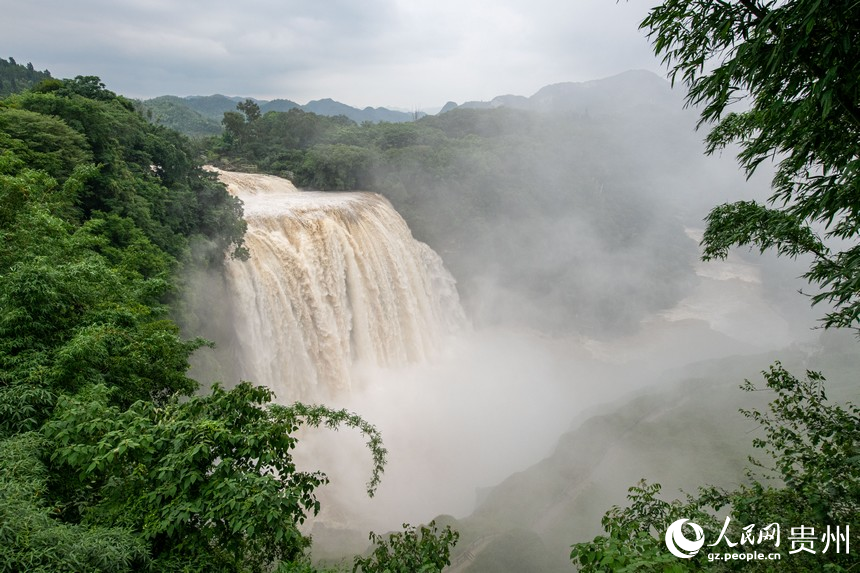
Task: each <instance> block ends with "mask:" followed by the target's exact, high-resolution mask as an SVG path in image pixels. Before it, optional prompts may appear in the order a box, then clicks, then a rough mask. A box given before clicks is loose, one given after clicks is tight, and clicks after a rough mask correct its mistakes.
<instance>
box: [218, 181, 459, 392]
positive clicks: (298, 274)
mask: <svg viewBox="0 0 860 573" xmlns="http://www.w3.org/2000/svg"><path fill="white" fill-rule="evenodd" d="M217 173H218V176H219V178H220V180H221V181H222V182H224V183H225V184H226V185H227V188H228V190H229V191H230V193H232V194H233V195H235V196H237V197H239V198H240V199H241V200H242V201H243V202H244V204H245V220H246V221H247V222H248V230H247V233H246V235H245V242H246V245H247V247H248V249H249V251H250V253H251V259H250V260H249V261H246V262H241V261H230V262H229V263H228V264H227V269H226V276H227V288H228V299H229V304H230V305H231V315H232V320H233V331H234V333H235V335H236V345H237V347H236V348H235V351H234V352H233V355H234V357H235V360H236V364H235V366H236V369H237V370H238V372H239V373H240V375H241V376H242V377H243V378H245V379H249V380H253V381H254V382H255V383H259V384H265V385H267V386H269V387H270V388H272V389H273V390H274V391H275V393H276V394H277V395H278V397H279V399H281V400H290V401H291V400H309V399H326V398H330V397H333V396H335V395H337V394H339V393H342V392H343V391H344V390H347V389H349V388H350V386H351V384H352V380H353V370H354V366H355V365H356V364H368V365H371V366H383V367H385V366H398V365H403V364H408V363H411V362H418V361H423V360H425V359H426V358H428V357H429V356H431V355H433V354H434V353H435V352H436V351H438V350H439V347H440V345H441V342H442V340H443V339H444V337H445V335H447V334H449V333H452V332H454V331H457V330H459V329H461V328H462V327H463V326H464V325H465V324H466V319H465V315H464V313H463V310H462V308H461V306H460V303H459V298H458V295H457V290H456V288H455V281H454V279H453V277H451V275H450V274H449V273H448V272H447V270H445V268H444V267H443V265H442V260H441V259H440V258H439V256H438V255H437V254H436V253H435V252H434V251H433V250H432V249H431V248H430V247H429V246H427V245H425V244H424V243H421V242H419V241H416V240H415V239H414V238H413V237H412V234H411V232H410V230H409V228H408V226H407V225H406V222H405V221H404V220H403V219H402V218H401V217H400V215H399V214H398V213H397V212H396V211H395V210H394V208H393V207H392V206H391V204H390V203H389V202H388V201H387V200H386V199H384V198H383V197H381V196H380V195H377V194H374V193H364V192H351V193H320V192H309V191H299V190H297V189H296V188H295V187H294V186H293V185H292V183H290V182H289V181H288V180H286V179H281V178H278V177H274V176H268V175H255V174H246V173H235V172H227V171H220V170H218V171H217Z"/></svg>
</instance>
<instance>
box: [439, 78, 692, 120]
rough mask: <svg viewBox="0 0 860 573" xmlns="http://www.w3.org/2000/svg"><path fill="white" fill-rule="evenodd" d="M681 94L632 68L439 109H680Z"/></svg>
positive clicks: (610, 111)
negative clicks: (602, 76) (583, 80)
mask: <svg viewBox="0 0 860 573" xmlns="http://www.w3.org/2000/svg"><path fill="white" fill-rule="evenodd" d="M680 99H681V96H680V95H678V94H676V93H675V92H673V91H672V89H671V87H670V85H669V82H667V81H666V80H665V79H663V78H661V77H660V76H658V75H657V74H654V73H652V72H648V71H644V70H633V71H628V72H624V73H621V74H618V75H616V76H611V77H609V78H604V79H599V80H592V81H587V82H565V83H559V84H553V85H549V86H546V87H543V88H541V89H540V90H538V91H537V92H536V93H535V94H534V95H532V96H531V97H523V96H515V95H503V96H498V97H495V98H493V99H492V100H490V101H469V102H465V103H463V104H461V105H457V104H455V103H453V102H448V103H447V104H446V105H445V107H444V108H443V109H442V112H440V113H446V112H449V111H452V110H454V109H494V108H498V107H508V108H513V109H523V110H529V111H542V112H556V113H558V112H575V113H581V114H586V115H605V114H612V115H617V114H618V113H619V111H622V112H625V111H628V112H629V111H635V110H643V109H647V108H660V109H661V110H663V111H671V110H675V109H680V108H681V107H682V106H683V104H682V103H681V102H680V101H679V100H680Z"/></svg>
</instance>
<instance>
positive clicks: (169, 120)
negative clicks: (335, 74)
mask: <svg viewBox="0 0 860 573" xmlns="http://www.w3.org/2000/svg"><path fill="white" fill-rule="evenodd" d="M246 99H253V100H254V101H255V102H256V103H257V105H259V106H260V111H261V112H262V113H264V114H265V113H268V112H270V111H278V112H284V111H289V110H291V109H294V108H298V109H301V110H302V111H306V112H310V113H315V114H317V115H324V116H336V115H343V116H346V117H348V118H349V119H351V120H352V121H354V122H356V123H364V122H366V121H369V122H371V123H379V122H383V121H384V122H388V123H403V122H407V121H414V120H415V119H416V116H415V115H414V114H412V113H408V112H403V111H394V110H390V109H387V108H384V107H376V108H374V107H366V108H364V109H358V108H355V107H352V106H349V105H346V104H344V103H340V102H337V101H334V100H333V99H329V98H326V99H321V100H314V101H311V102H308V103H307V104H305V105H299V104H297V103H296V102H294V101H291V100H288V99H275V100H271V101H266V100H257V99H254V98H244V97H228V96H224V95H220V94H215V95H210V96H188V97H177V96H171V95H166V96H159V97H156V98H153V99H148V100H144V101H142V102H140V103H139V105H140V107H141V109H142V110H143V112H144V113H146V114H148V115H149V117H150V118H151V119H152V121H155V122H156V123H159V124H162V125H165V126H167V127H170V128H173V129H175V130H177V131H180V132H182V133H185V134H186V135H191V136H205V135H216V134H218V133H221V130H222V127H221V119H222V118H223V117H224V112H226V111H235V110H236V104H237V103H239V102H242V101H245V100H246ZM423 115H425V114H423V113H419V114H418V117H421V116H423Z"/></svg>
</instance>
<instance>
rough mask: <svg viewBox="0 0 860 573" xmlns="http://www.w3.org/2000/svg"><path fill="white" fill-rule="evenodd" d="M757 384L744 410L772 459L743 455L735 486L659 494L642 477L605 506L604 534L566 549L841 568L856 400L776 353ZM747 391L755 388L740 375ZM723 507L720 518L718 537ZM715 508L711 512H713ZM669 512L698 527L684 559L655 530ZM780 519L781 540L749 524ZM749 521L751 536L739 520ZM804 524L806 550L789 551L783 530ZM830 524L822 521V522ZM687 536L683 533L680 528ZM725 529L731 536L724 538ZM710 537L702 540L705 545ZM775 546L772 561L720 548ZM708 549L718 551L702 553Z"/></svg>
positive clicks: (639, 560)
mask: <svg viewBox="0 0 860 573" xmlns="http://www.w3.org/2000/svg"><path fill="white" fill-rule="evenodd" d="M764 377H765V381H766V386H767V388H768V389H769V390H770V391H773V392H774V393H775V398H774V399H773V401H772V402H771V403H770V406H769V411H768V412H759V411H756V410H751V411H744V414H745V415H746V416H747V417H748V418H750V419H752V420H755V421H756V422H758V423H759V424H761V427H762V430H763V432H764V436H763V437H760V438H756V439H755V440H754V442H753V445H754V446H755V447H757V448H760V449H763V450H764V451H765V452H766V453H767V454H768V456H769V457H770V458H771V460H772V465H768V464H764V463H762V462H761V461H759V460H751V461H752V462H753V467H754V470H751V471H750V472H749V477H750V483H748V484H746V485H742V486H740V487H738V488H737V489H734V490H724V489H719V488H715V487H706V488H702V489H701V490H700V491H699V493H698V495H696V496H688V498H687V499H686V500H685V501H684V502H680V501H677V500H676V501H674V502H671V503H670V502H666V501H663V500H661V499H660V498H659V497H658V494H659V492H660V486H659V484H653V485H647V484H644V483H641V484H639V485H638V486H636V487H633V488H631V489H630V495H629V496H628V499H629V501H630V505H629V506H627V507H625V508H619V507H614V508H612V509H611V510H610V511H609V512H608V513H607V514H606V515H605V516H604V518H603V522H602V523H603V528H604V530H605V531H606V534H605V535H602V536H598V537H597V538H595V539H594V540H593V541H591V542H587V543H578V544H576V545H574V546H573V550H572V551H571V559H572V560H573V561H574V563H575V564H577V565H578V566H579V567H580V570H582V571H586V572H588V571H591V572H599V571H688V570H698V569H708V570H727V571H734V570H744V571H748V570H749V571H769V570H772V569H773V568H777V569H778V570H780V571H799V572H800V571H812V570H830V571H848V570H851V568H853V567H856V566H857V565H858V564H860V558H858V557H857V552H856V548H857V547H860V545H858V544H860V538H858V535H857V534H858V530H860V520H858V517H857V516H858V515H860V408H858V407H857V406H855V405H853V404H847V405H844V406H838V405H833V404H830V403H828V401H827V398H826V396H825V392H824V387H823V382H824V379H823V378H822V377H821V375H820V374H818V373H816V372H808V373H807V376H806V378H805V379H798V378H796V377H794V376H792V375H791V374H790V373H789V372H787V371H786V370H785V369H783V368H782V366H781V365H779V364H778V363H777V364H776V365H774V366H772V367H771V368H770V370H769V371H767V372H764ZM744 389H745V390H747V391H750V392H752V391H757V390H758V389H757V388H756V387H755V386H753V385H752V384H751V383H750V382H749V381H747V382H746V384H745V385H744ZM725 509H728V517H729V522H728V528H727V529H726V530H725V532H724V534H723V535H724V538H722V539H721V532H722V531H723V527H724V526H725V524H726V522H725V516H726V511H725ZM720 510H724V511H722V512H721V513H719V515H720V518H717V517H715V515H717V512H719V511H720ZM678 519H689V520H691V521H692V522H694V523H696V524H698V525H699V526H701V527H702V529H703V534H704V539H705V543H707V545H705V546H703V547H702V548H701V549H700V551H699V552H698V553H697V554H696V555H694V556H693V557H692V558H691V559H688V560H687V559H680V558H677V557H675V556H673V555H671V554H669V553H668V552H667V549H666V543H665V540H664V535H665V534H666V531H667V528H668V527H669V525H670V524H671V523H672V522H674V521H676V520H678ZM773 523H776V524H779V531H780V532H781V542H780V544H779V546H776V547H775V546H774V544H773V542H772V541H770V542H769V541H763V542H762V541H761V540H760V539H758V536H757V534H758V532H759V531H760V530H761V529H762V528H765V527H766V526H768V524H773ZM748 526H753V529H754V532H755V534H756V535H754V536H753V537H752V538H750V537H747V536H745V535H744V534H745V533H747V532H745V531H744V529H743V528H745V527H748ZM800 526H806V527H812V528H814V531H815V543H814V545H813V546H812V549H813V550H814V551H815V554H811V553H809V552H807V551H795V550H796V549H797V546H796V545H795V544H794V543H793V542H791V541H790V540H789V537H790V536H791V535H792V528H798V527H800ZM846 526H847V527H850V538H849V539H848V542H849V543H850V544H851V545H853V547H854V548H855V550H854V552H853V553H851V552H850V551H846V549H845V548H846V545H845V541H842V545H841V551H836V550H835V549H834V547H835V539H831V540H830V547H829V550H828V551H826V552H825V551H822V549H823V548H824V546H825V539H824V538H823V536H824V535H826V534H827V533H828V531H829V532H831V533H835V532H836V528H837V527H839V528H840V529H839V531H840V532H842V533H845V532H846ZM828 527H829V530H828ZM687 537H688V538H692V535H691V534H689V533H687ZM724 539H728V540H730V541H732V542H733V543H735V544H736V545H735V546H733V547H731V546H729V544H727V543H726V542H725V540H724ZM712 543H713V544H716V545H715V547H713V548H710V547H709V545H711V544H712ZM753 552H759V553H767V554H769V553H779V554H780V555H781V559H780V560H779V561H768V560H760V561H747V560H740V559H737V558H735V559H731V558H730V559H729V560H725V558H724V555H725V554H726V553H729V554H737V555H738V556H740V555H741V554H747V553H753ZM709 553H715V554H719V555H721V556H723V558H722V559H721V560H719V561H710V560H709V559H708V554H709Z"/></svg>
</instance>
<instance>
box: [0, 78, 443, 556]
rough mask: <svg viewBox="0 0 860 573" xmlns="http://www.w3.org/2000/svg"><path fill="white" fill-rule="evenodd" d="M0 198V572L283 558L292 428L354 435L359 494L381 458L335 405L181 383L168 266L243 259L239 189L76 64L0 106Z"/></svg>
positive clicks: (300, 509) (308, 479) (175, 296)
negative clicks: (234, 193)
mask: <svg viewBox="0 0 860 573" xmlns="http://www.w3.org/2000/svg"><path fill="white" fill-rule="evenodd" d="M4 69H7V70H8V69H16V68H14V67H13V68H10V67H9V66H6V67H5V68H4ZM24 69H26V68H24ZM16 73H17V72H16ZM13 75H14V74H13ZM0 194H2V201H0V205H2V214H0V230H2V234H3V241H2V244H3V247H2V249H0V260H2V263H0V269H2V273H0V365H2V366H0V412H2V416H0V418H2V422H0V570H2V571H10V572H11V571H45V572H48V571H51V572H55V571H70V572H71V571H105V572H107V571H111V572H117V571H268V570H272V569H273V568H274V567H278V566H280V568H281V570H297V569H294V568H296V567H301V566H302V565H301V564H302V563H303V561H304V555H305V550H306V548H307V546H308V544H309V539H307V538H306V537H304V536H303V535H302V534H301V533H300V532H299V531H298V526H299V524H301V522H303V521H304V519H305V517H306V516H307V515H310V514H312V513H314V512H315V511H316V510H317V509H318V502H317V501H316V499H315V497H314V489H315V488H316V487H317V486H319V485H320V484H322V483H324V482H325V479H326V478H325V476H323V475H321V474H318V473H306V472H299V471H296V469H295V466H294V465H293V463H292V457H291V451H292V449H293V448H294V447H295V445H296V439H295V437H294V434H295V432H296V430H297V429H298V427H299V426H300V425H311V426H315V425H328V426H346V427H353V428H356V430H357V431H359V432H362V433H364V434H365V435H366V436H367V439H368V448H369V450H370V453H369V455H370V456H371V457H372V458H373V460H374V467H375V469H374V473H373V475H372V476H370V481H369V483H368V492H369V493H370V494H371V495H372V493H373V491H374V489H375V487H376V485H377V484H378V481H379V475H380V472H381V471H382V468H383V464H384V460H385V450H384V448H383V447H382V445H381V441H380V437H379V435H378V433H377V432H376V430H375V429H374V428H373V427H372V426H370V425H369V424H367V423H366V422H365V421H364V420H362V419H361V418H358V417H357V416H355V415H353V414H350V413H348V412H345V411H335V410H330V409H326V408H323V407H305V406H302V405H300V404H296V405H293V406H290V407H285V406H280V405H275V404H273V403H272V394H271V392H270V391H269V390H268V389H265V388H262V387H254V386H252V385H250V384H247V383H242V384H239V385H237V386H235V387H234V388H232V389H229V390H227V389H224V388H221V387H219V386H217V385H215V386H213V387H212V388H210V387H208V385H205V386H204V385H202V384H200V383H198V382H197V381H195V380H192V379H190V378H189V377H188V374H187V371H188V367H189V363H188V360H189V357H190V355H191V354H192V353H193V352H194V351H195V350H196V349H198V348H200V347H201V346H204V345H207V344H209V343H208V342H207V341H205V340H202V339H200V338H195V337H190V338H189V337H186V336H185V335H183V333H182V332H181V330H180V326H179V324H180V323H182V322H185V323H187V322H193V319H192V318H191V317H188V316H184V315H183V312H184V311H183V308H182V305H181V304H179V301H180V300H181V298H182V294H183V289H184V288H185V285H184V284H183V281H182V279H181V276H182V271H183V270H184V269H188V268H191V267H198V268H206V267H208V268H217V267H218V266H219V265H221V264H223V261H224V258H225V256H229V257H236V258H240V259H241V258H245V257H247V252H246V250H245V249H244V247H243V239H242V237H243V233H244V229H245V223H244V221H243V220H242V218H241V215H242V206H241V204H240V203H239V202H238V200H236V199H234V198H232V197H230V196H229V195H228V194H227V192H226V190H225V188H224V186H223V185H221V184H220V183H218V182H217V181H216V180H215V178H214V176H213V175H212V174H210V173H207V172H205V171H204V170H202V169H201V166H200V161H199V158H198V157H197V155H196V154H195V150H194V146H193V145H192V144H191V142H190V141H189V140H188V139H187V138H185V137H184V136H181V135H179V134H178V133H176V132H173V131H170V130H167V129H165V128H162V127H159V126H156V125H153V124H151V123H150V122H148V121H147V120H146V119H145V118H144V117H143V116H141V115H140V114H139V113H138V112H137V111H135V106H134V104H133V102H131V101H130V100H128V99H126V98H123V97H122V96H117V95H116V94H114V93H113V92H111V91H109V90H107V89H106V88H105V86H104V85H103V84H102V83H101V82H100V81H99V80H98V78H95V77H91V76H79V77H77V78H75V79H72V80H57V79H53V78H48V79H44V80H42V81H41V82H38V83H36V84H35V85H34V86H32V87H31V88H30V89H28V90H24V91H21V92H19V93H16V94H13V95H10V96H8V97H7V98H5V99H3V100H2V101H0ZM428 539H429V538H428ZM437 553H438V552H437ZM366 570H367V571H370V570H372V569H371V568H370V566H368V567H367V568H366Z"/></svg>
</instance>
